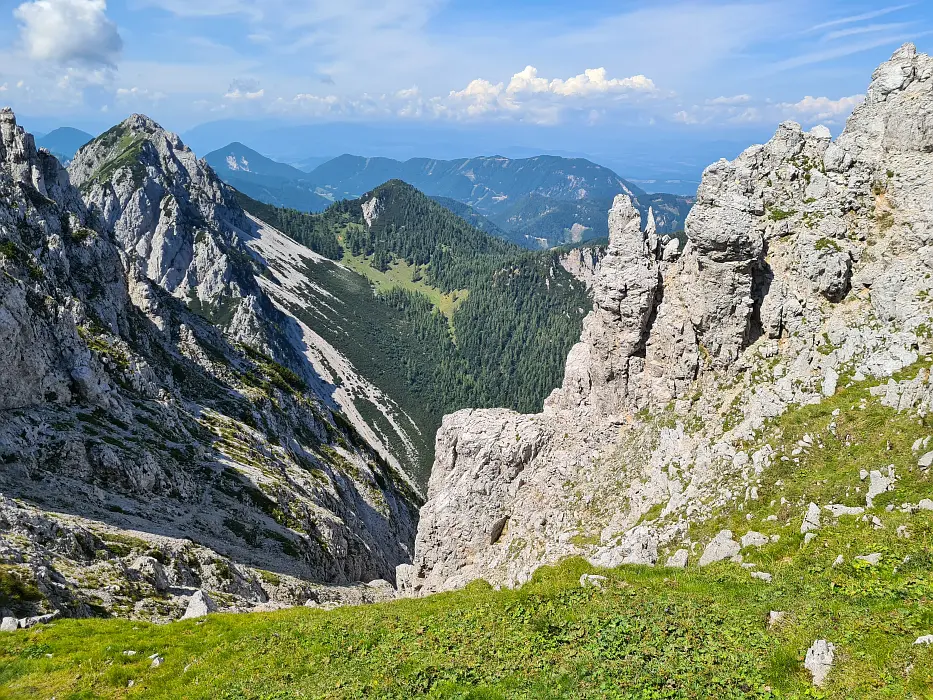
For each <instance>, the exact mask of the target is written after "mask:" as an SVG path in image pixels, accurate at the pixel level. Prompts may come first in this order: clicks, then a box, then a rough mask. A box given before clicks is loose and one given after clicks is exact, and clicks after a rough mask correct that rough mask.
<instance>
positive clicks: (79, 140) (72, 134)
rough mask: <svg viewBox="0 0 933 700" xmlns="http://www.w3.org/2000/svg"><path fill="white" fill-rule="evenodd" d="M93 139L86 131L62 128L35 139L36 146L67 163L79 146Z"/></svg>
mask: <svg viewBox="0 0 933 700" xmlns="http://www.w3.org/2000/svg"><path fill="white" fill-rule="evenodd" d="M93 139H94V136H93V135H92V134H89V133H87V132H86V131H81V130H80V129H73V128H71V127H70V126H63V127H61V128H60V129H55V130H54V131H50V132H49V133H47V134H45V135H43V136H40V137H39V138H37V139H36V146H38V147H39V148H45V149H48V150H49V151H50V152H51V153H52V155H54V156H55V157H56V158H58V159H59V160H60V161H63V162H65V163H67V162H70V161H71V160H72V159H73V158H74V157H75V153H77V152H78V149H79V148H81V146H83V145H84V144H86V143H88V142H89V141H92V140H93Z"/></svg>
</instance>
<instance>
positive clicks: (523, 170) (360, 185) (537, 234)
mask: <svg viewBox="0 0 933 700" xmlns="http://www.w3.org/2000/svg"><path fill="white" fill-rule="evenodd" d="M92 138H93V136H92V135H91V134H88V133H87V132H84V131H81V130H79V129H74V128H70V127H63V128H59V129H55V130H54V131H52V132H50V133H48V134H46V135H45V136H43V137H41V138H39V139H37V145H39V146H41V147H45V148H47V149H48V150H50V151H51V152H52V153H54V154H55V155H56V156H57V157H58V158H59V159H61V160H62V161H65V162H68V161H70V160H71V159H72V158H73V157H74V154H75V152H76V151H77V150H78V149H79V148H80V147H81V146H82V145H84V144H85V143H87V142H88V141H90V140H91V139H92ZM318 147H320V145H319V146H318ZM205 160H206V161H207V162H208V164H209V165H210V166H211V167H212V168H213V169H214V171H215V172H216V173H217V175H218V176H219V177H220V178H221V179H223V180H224V181H225V182H227V183H228V184H230V185H232V186H233V187H235V188H236V189H238V190H240V191H241V192H243V193H244V194H246V195H248V196H250V197H252V198H254V199H256V200H258V201H260V202H264V203H266V204H272V205H275V206H278V207H285V208H289V209H295V210H298V211H303V212H320V211H323V210H324V209H326V208H327V207H328V206H330V205H331V204H332V203H333V202H335V201H338V200H341V199H355V198H358V197H361V196H362V195H363V194H365V193H366V192H370V191H372V190H373V189H374V188H376V187H378V186H379V185H381V184H383V183H385V182H388V181H389V180H393V179H398V180H403V181H404V182H407V183H409V184H411V185H412V186H414V187H416V188H418V189H419V190H421V191H422V192H424V193H425V194H427V195H428V196H430V197H433V198H435V199H436V200H437V201H438V202H440V203H441V204H442V205H443V206H445V207H447V208H448V209H450V210H451V211H454V213H456V214H457V215H458V216H462V217H463V218H465V219H467V220H468V221H470V223H472V224H473V225H475V226H477V227H478V228H481V229H482V230H484V231H486V232H488V233H490V234H492V235H495V236H498V237H500V238H504V239H506V240H509V241H511V242H513V243H517V244H518V245H522V246H524V247H527V248H533V249H534V248H551V247H555V246H560V245H565V244H568V243H571V244H572V243H577V242H580V241H586V240H591V239H594V238H602V237H605V236H606V235H607V234H608V228H607V225H608V219H607V212H608V210H609V207H610V206H611V204H612V200H613V198H614V197H615V196H616V195H617V194H623V193H624V194H628V195H630V196H631V197H632V198H633V200H634V201H635V203H636V206H637V207H638V208H639V209H640V210H641V213H642V215H643V216H644V215H646V214H647V211H648V207H653V208H654V213H655V219H656V221H657V225H658V230H659V231H661V232H665V233H667V232H674V231H679V230H682V229H683V227H684V221H685V219H686V216H687V213H688V212H689V211H690V207H691V206H692V204H693V198H692V196H684V195H685V193H690V192H693V191H694V186H693V184H692V183H690V182H686V181H671V182H664V181H653V180H652V181H639V183H640V184H643V185H644V187H641V186H639V184H635V183H634V182H632V181H631V180H627V179H624V178H622V177H620V176H619V175H617V174H616V173H615V172H613V171H612V170H610V169H609V168H606V167H604V166H601V165H598V164H596V163H593V162H592V161H589V160H586V159H584V158H571V157H563V156H559V155H542V156H534V157H530V158H507V157H504V156H484V157H479V158H459V159H455V160H435V159H429V158H412V159H409V160H405V161H401V160H395V159H392V158H365V157H362V156H355V155H342V156H338V157H336V158H325V157H305V158H303V159H299V160H296V161H295V162H294V164H291V165H290V164H286V163H283V162H280V161H277V160H274V159H272V158H269V157H267V156H264V155H262V154H261V153H259V152H258V151H256V150H254V149H252V148H250V147H248V146H246V145H244V144H243V143H241V142H239V141H234V142H232V143H230V144H228V145H227V146H224V147H223V148H220V149H217V150H215V151H212V152H211V153H208V154H207V156H206V157H205ZM665 185H669V186H670V190H671V192H670V194H667V193H655V192H657V190H658V189H662V188H663V187H664V186H665ZM649 192H652V193H654V194H649Z"/></svg>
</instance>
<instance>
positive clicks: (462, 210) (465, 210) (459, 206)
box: [431, 196, 526, 246]
mask: <svg viewBox="0 0 933 700" xmlns="http://www.w3.org/2000/svg"><path fill="white" fill-rule="evenodd" d="M431 199H433V200H434V201H435V202H437V203H438V204H440V205H441V206H442V207H444V208H445V209H448V210H449V211H452V212H453V213H454V214H456V215H457V216H459V217H460V218H461V219H463V220H464V221H466V222H467V223H468V224H470V225H471V226H473V227H474V228H478V229H479V230H480V231H484V232H486V233H488V234H489V235H490V236H495V237H496V238H503V239H505V240H507V241H511V242H513V243H515V244H516V245H521V246H525V245H526V243H525V241H523V240H522V237H521V236H513V235H512V234H511V233H509V232H508V231H505V230H504V229H502V228H500V227H499V226H497V225H496V224H494V223H493V222H492V220H490V219H488V218H486V217H485V216H483V215H482V214H480V213H479V212H478V211H476V210H475V209H474V208H473V207H471V206H470V205H469V204H464V203H463V202H459V201H457V200H456V199H451V198H450V197H436V196H435V197H431Z"/></svg>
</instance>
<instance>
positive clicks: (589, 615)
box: [0, 542, 933, 698]
mask: <svg viewBox="0 0 933 700" xmlns="http://www.w3.org/2000/svg"><path fill="white" fill-rule="evenodd" d="M921 546H922V545H920V544H918V543H916V542H915V543H914V545H913V547H914V551H915V552H918V551H919V549H920V547H921ZM898 556H899V553H898ZM824 559H825V557H814V558H813V559H812V561H810V562H807V563H805V564H804V563H803V562H802V565H801V566H800V567H798V568H795V569H794V570H793V571H788V572H787V574H786V575H778V576H777V577H776V582H775V583H774V584H773V585H765V584H761V583H758V582H754V581H752V580H750V578H749V577H748V574H747V573H746V572H745V571H743V570H741V569H739V568H738V567H735V566H734V565H717V566H714V567H710V568H708V569H705V570H702V571H696V570H687V571H677V572H673V571H670V570H664V569H646V568H641V567H627V568H623V569H618V570H614V571H611V572H602V573H604V574H605V575H607V576H608V577H609V580H608V581H607V582H606V583H605V584H604V589H603V590H597V589H593V588H587V589H584V588H581V587H580V585H579V577H580V575H581V574H582V573H584V572H588V571H592V568H591V567H590V566H589V565H587V564H586V563H585V562H583V561H582V560H570V561H567V562H564V563H563V564H562V565H561V566H560V567H557V568H544V569H541V570H539V571H538V572H537V573H536V574H535V576H534V578H533V579H532V581H531V582H529V583H528V584H526V585H525V586H524V587H523V588H522V589H519V590H515V591H500V592H496V591H493V590H492V589H491V588H489V586H488V585H486V584H484V583H482V582H478V583H474V584H473V585H471V586H470V587H468V588H467V589H466V590H464V591H460V592H456V593H450V594H443V595H437V596H433V597H429V598H425V599H419V600H402V601H396V602H392V603H386V604H380V605H373V606H367V607H357V608H343V609H338V610H335V611H329V612H324V611H315V610H308V609H305V608H296V609H291V610H286V611H281V612H277V613H268V614H254V615H213V616H210V617H209V618H207V619H206V621H201V622H195V621H186V622H177V623H172V624H169V625H151V624H144V623H139V622H131V621H124V620H83V621H81V620H62V621H59V622H56V623H53V624H51V625H49V626H45V627H40V628H36V629H32V630H29V631H24V632H18V633H16V634H11V635H4V636H3V637H0V687H2V688H4V691H0V697H51V696H53V695H54V696H56V697H59V698H66V697H69V698H77V697H81V698H91V697H108V698H109V697H154V698H182V697H184V698H286V697H302V698H411V697H435V698H557V697H592V698H710V697H716V698H745V697H762V698H769V697H770V698H776V697H781V698H794V697H798V698H802V697H840V698H844V697H860V698H861V697H891V698H904V697H917V698H924V697H931V695H930V693H933V670H931V669H933V647H919V646H913V645H912V642H913V640H914V639H915V638H916V636H917V635H918V634H920V633H924V630H927V628H928V626H929V625H930V624H933V613H931V611H930V608H929V598H926V599H925V603H926V604H925V605H924V599H921V598H920V597H919V596H912V597H911V596H908V597H903V596H898V595H895V594H893V593H891V592H889V591H888V589H887V588H885V587H883V586H882V587H880V588H879V589H878V591H879V594H877V595H876V594H874V593H872V589H871V587H869V586H867V585H860V586H859V585H856V586H855V587H854V588H852V587H848V588H847V587H845V586H841V585H833V581H832V577H830V576H825V577H824V576H819V575H817V574H816V570H817V569H822V567H824V566H826V567H828V566H829V565H828V564H827V563H826V562H825V561H824ZM928 563H929V562H927V564H928ZM914 573H916V572H914ZM838 578H839V579H840V580H841V581H846V580H851V581H855V582H861V583H862V584H865V583H866V582H867V581H869V580H870V578H871V573H870V572H868V573H866V570H864V569H857V568H854V567H851V566H850V567H847V568H846V571H841V572H840V573H839V575H838ZM926 595H927V596H928V595H929V592H927V593H926ZM770 610H785V611H788V612H790V613H791V614H790V616H789V618H788V619H787V621H786V622H785V623H784V624H782V625H780V626H779V627H777V628H775V629H768V626H767V622H766V621H767V616H768V612H769V611H770ZM823 637H825V638H827V639H830V640H832V641H833V642H834V643H835V644H836V645H837V647H838V652H837V659H838V660H837V664H836V666H835V667H834V670H833V673H832V675H831V676H830V681H831V682H830V685H829V686H828V687H827V688H826V689H825V694H816V695H811V694H808V693H809V679H808V675H807V674H806V672H805V671H804V670H803V666H802V663H801V662H802V659H803V656H804V653H805V651H806V649H807V647H808V646H809V645H810V644H811V643H812V641H813V640H814V639H816V638H823ZM126 650H134V651H136V652H137V654H136V655H135V656H124V655H123V651H126ZM156 653H158V654H160V655H162V656H163V657H164V658H165V663H164V664H163V665H162V666H161V667H159V668H157V669H151V668H150V662H149V660H148V658H147V657H148V656H149V655H150V654H156ZM47 654H49V655H51V656H46V655H47ZM130 680H133V681H134V686H133V687H132V688H127V684H128V682H129V681H130ZM4 693H5V695H4Z"/></svg>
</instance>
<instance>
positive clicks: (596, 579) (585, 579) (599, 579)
mask: <svg viewBox="0 0 933 700" xmlns="http://www.w3.org/2000/svg"><path fill="white" fill-rule="evenodd" d="M607 580H608V579H607V578H606V577H605V576H598V575H597V574H583V575H582V576H581V577H580V585H581V586H582V587H583V588H602V587H603V582H604V581H607Z"/></svg>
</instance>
